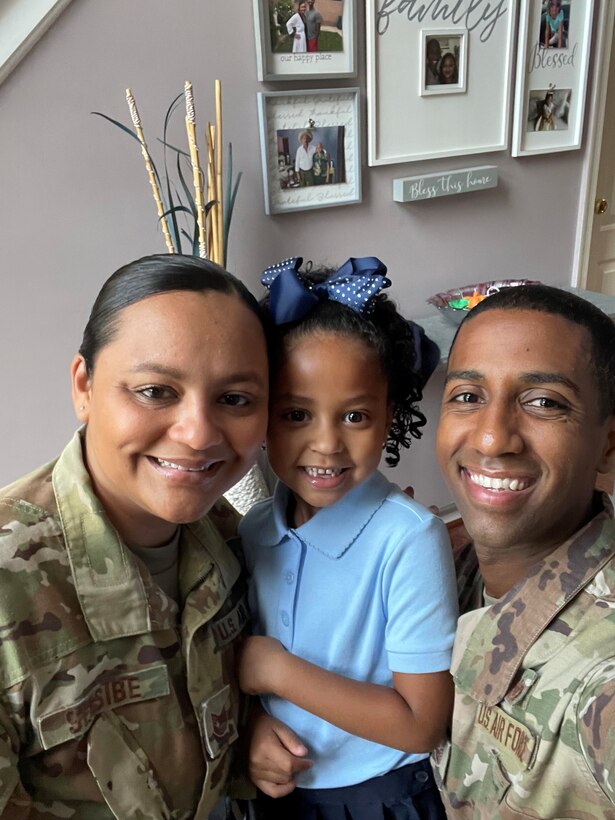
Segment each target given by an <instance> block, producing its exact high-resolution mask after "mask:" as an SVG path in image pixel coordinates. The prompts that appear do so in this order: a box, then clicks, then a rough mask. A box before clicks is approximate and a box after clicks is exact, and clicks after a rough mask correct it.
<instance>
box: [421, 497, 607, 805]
mask: <svg viewBox="0 0 615 820" xmlns="http://www.w3.org/2000/svg"><path fill="white" fill-rule="evenodd" d="M602 504H603V505H604V509H603V511H602V512H600V513H599V514H597V515H596V516H595V517H594V518H593V519H592V520H591V521H590V522H589V524H587V525H586V526H585V527H584V528H583V529H582V530H580V531H579V532H577V533H576V534H575V535H574V536H573V537H572V538H571V539H569V540H568V541H567V542H566V543H564V544H562V545H561V547H559V548H558V549H557V550H555V551H554V552H553V553H551V554H550V555H549V556H548V557H547V558H546V559H545V560H543V561H541V562H539V563H537V564H536V565H535V566H534V567H533V569H532V571H531V573H530V574H529V576H528V577H527V578H526V579H525V580H524V581H522V582H520V583H518V584H517V585H516V586H515V587H513V589H511V590H510V592H509V593H507V594H506V595H505V596H504V597H503V598H502V599H500V600H499V601H498V602H497V603H495V604H493V605H492V606H489V607H481V608H480V609H477V610H475V611H472V612H468V613H467V614H465V615H462V617H461V618H460V621H459V630H458V633H457V637H456V640H455V649H454V651H453V664H452V670H451V671H452V672H453V674H454V678H455V707H454V713H453V724H452V731H451V742H450V743H448V744H445V745H444V746H443V747H442V748H440V749H438V750H437V752H436V753H435V755H434V758H435V764H436V766H437V772H436V774H437V776H438V777H439V779H440V785H441V788H442V793H443V798H444V801H445V805H446V808H447V813H448V816H449V817H450V818H454V820H470V818H471V819H472V820H509V818H529V817H533V818H551V820H556V818H557V820H559V819H560V818H575V820H590V818H591V820H607V819H608V818H610V820H613V818H615V522H614V521H613V517H612V515H613V511H612V507H611V505H610V502H609V500H608V498H607V497H606V496H604V498H603V501H602ZM468 562H469V563H468ZM462 564H463V562H462ZM472 564H473V566H474V568H475V570H476V571H475V572H472V571H471V569H470V571H468V567H471V565H472ZM461 578H462V584H463V588H462V589H461V590H460V592H461V593H462V595H461V597H462V600H464V594H466V593H467V592H468V590H470V591H472V590H474V591H476V589H477V587H478V582H479V581H480V579H479V576H478V575H477V562H476V558H475V555H474V553H473V550H471V552H470V553H468V554H467V555H466V562H465V567H463V566H461ZM481 586H482V585H481ZM481 597H482V595H481ZM465 603H466V604H468V603H469V601H468V598H467V597H465Z"/></svg>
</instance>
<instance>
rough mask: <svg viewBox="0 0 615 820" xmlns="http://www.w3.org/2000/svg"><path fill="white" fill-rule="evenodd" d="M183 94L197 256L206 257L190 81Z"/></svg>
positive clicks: (201, 195) (186, 84) (203, 207)
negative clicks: (194, 209)
mask: <svg viewBox="0 0 615 820" xmlns="http://www.w3.org/2000/svg"><path fill="white" fill-rule="evenodd" d="M184 96H185V99H186V132H187V134H188V146H189V149H190V162H191V164H192V182H193V185H194V201H195V205H196V218H197V225H198V228H199V256H200V257H201V258H203V259H207V257H208V253H207V229H206V227H205V203H204V201H203V182H202V178H201V168H200V165H199V148H198V145H197V141H196V116H195V113H194V97H193V95H192V83H190V82H188V81H187V80H186V82H185V83H184Z"/></svg>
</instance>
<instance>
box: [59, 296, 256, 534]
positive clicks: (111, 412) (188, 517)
mask: <svg viewBox="0 0 615 820" xmlns="http://www.w3.org/2000/svg"><path fill="white" fill-rule="evenodd" d="M72 373H73V400H74V404H75V409H76V411H77V415H78V416H79V418H80V419H81V420H82V421H84V422H86V424H87V427H86V433H85V459H86V465H87V468H88V472H89V473H90V477H91V479H92V484H93V486H94V490H95V492H96V495H97V496H98V498H99V499H100V501H101V503H102V505H103V507H104V508H105V511H106V513H107V515H108V516H109V518H110V520H111V522H112V523H113V524H114V526H115V527H116V529H117V530H118V531H119V533H120V535H121V536H122V537H123V538H124V540H126V541H127V542H129V543H134V544H139V545H143V546H152V545H156V544H161V543H164V542H165V541H166V540H168V539H169V538H170V537H171V536H172V534H173V532H174V531H175V529H176V527H177V524H179V523H187V522H190V521H194V520H196V519H198V518H200V517H202V516H203V515H205V514H206V513H207V512H208V510H209V509H210V508H211V506H212V505H213V503H214V502H215V501H216V500H217V499H218V498H219V497H220V496H221V495H222V493H224V492H225V491H226V490H227V489H228V488H229V487H231V486H232V485H233V484H235V483H236V482H237V481H238V480H239V479H240V478H241V477H242V476H243V475H244V474H245V473H246V471H247V470H248V469H249V467H250V466H251V464H253V463H254V461H255V459H256V456H257V454H258V450H259V447H260V444H261V442H262V441H263V438H264V435H265V428H266V423H267V397H268V364H267V351H266V345H265V339H264V335H263V331H262V328H261V326H260V323H259V321H258V318H257V317H256V316H255V314H254V313H252V311H250V310H249V309H248V307H246V305H245V304H244V303H243V302H242V301H241V300H240V299H239V298H238V297H236V296H234V295H229V294H226V293H220V292H217V291H206V292H193V291H171V292H168V293H162V294H158V295H155V296H150V297H147V298H145V299H143V300H142V301H140V302H137V303H135V304H132V305H129V306H128V307H126V308H124V309H123V310H122V311H121V312H120V314H119V320H118V328H117V332H116V334H115V335H114V336H113V338H112V340H111V341H110V342H109V344H107V345H105V346H104V347H103V348H102V349H101V350H100V351H99V353H98V354H97V356H96V361H95V366H94V369H93V373H91V374H90V375H88V373H87V370H86V366H85V362H84V360H83V358H82V357H81V356H77V357H76V358H75V360H74V362H73V368H72ZM81 407H83V408H84V409H83V410H81Z"/></svg>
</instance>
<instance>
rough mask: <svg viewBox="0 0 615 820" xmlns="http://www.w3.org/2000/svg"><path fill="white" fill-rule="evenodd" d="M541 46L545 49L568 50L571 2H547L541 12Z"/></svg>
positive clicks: (553, 0) (554, 0)
mask: <svg viewBox="0 0 615 820" xmlns="http://www.w3.org/2000/svg"><path fill="white" fill-rule="evenodd" d="M541 15H542V17H541V32H540V45H541V46H542V47H543V48H567V47H568V25H569V21H570V0H568V2H566V3H563V2H562V0H547V2H543V4H542V11H541Z"/></svg>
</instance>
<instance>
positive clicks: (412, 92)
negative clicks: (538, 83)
mask: <svg viewBox="0 0 615 820" xmlns="http://www.w3.org/2000/svg"><path fill="white" fill-rule="evenodd" d="M516 8H517V0H455V2H454V3H449V2H446V3H445V2H442V0H431V1H429V0H423V1H422V2H418V1H417V0H367V46H368V54H367V58H368V59H367V78H368V94H367V104H368V136H369V142H368V161H369V164H370V165H383V164H386V163H394V162H408V161H410V160H424V159H434V158H436V157H447V156H458V155H463V154H477V153H481V152H485V151H497V150H503V149H504V148H506V147H507V140H508V116H509V109H510V105H509V100H510V93H511V57H512V35H513V29H514V23H515V17H516ZM391 123H395V127H394V128H391Z"/></svg>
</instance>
